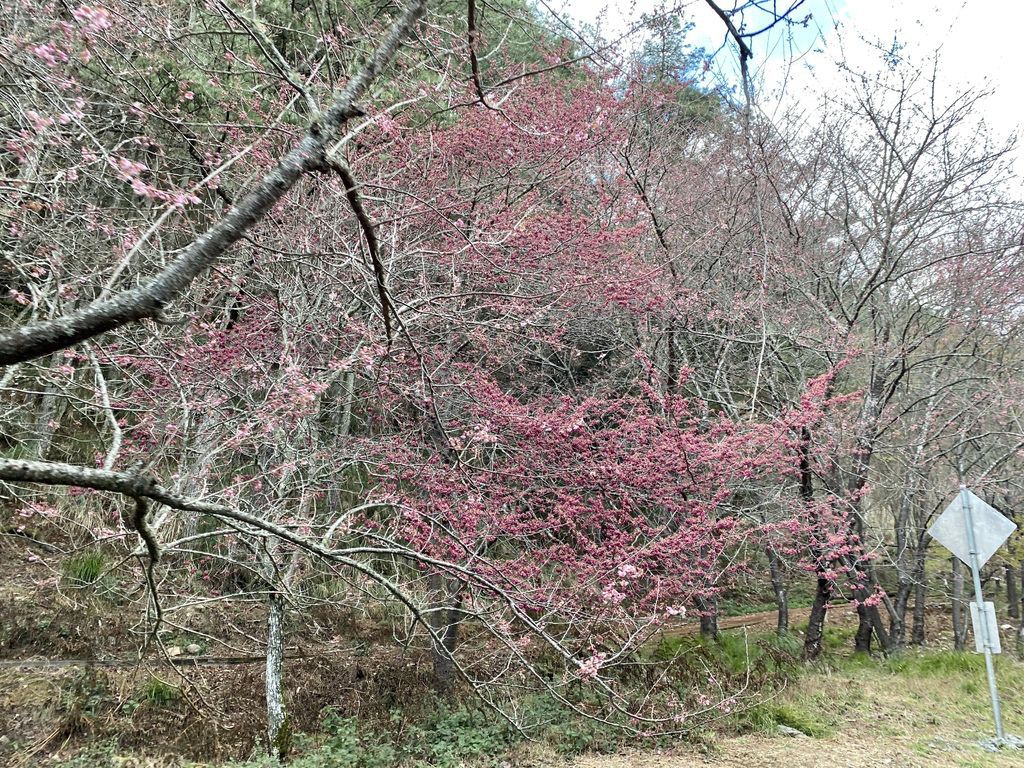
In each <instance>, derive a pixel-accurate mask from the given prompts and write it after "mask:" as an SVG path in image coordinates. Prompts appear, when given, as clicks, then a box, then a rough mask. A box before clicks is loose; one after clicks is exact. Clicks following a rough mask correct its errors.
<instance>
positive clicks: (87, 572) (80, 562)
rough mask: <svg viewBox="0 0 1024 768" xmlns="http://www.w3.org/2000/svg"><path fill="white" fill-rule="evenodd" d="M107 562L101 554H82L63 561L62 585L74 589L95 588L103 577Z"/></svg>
mask: <svg viewBox="0 0 1024 768" xmlns="http://www.w3.org/2000/svg"><path fill="white" fill-rule="evenodd" d="M106 565H107V560H106V558H105V557H104V556H103V553H102V552H83V553H82V554H80V555H75V556H74V557H71V558H69V559H67V560H65V561H64V563H63V565H62V566H61V571H62V573H63V577H64V583H65V584H67V585H68V586H70V587H74V588H76V589H82V588H84V587H91V586H95V585H96V584H97V582H99V580H100V577H101V576H103V571H104V569H105V568H106Z"/></svg>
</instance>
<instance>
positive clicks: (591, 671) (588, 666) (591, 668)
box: [580, 652, 608, 680]
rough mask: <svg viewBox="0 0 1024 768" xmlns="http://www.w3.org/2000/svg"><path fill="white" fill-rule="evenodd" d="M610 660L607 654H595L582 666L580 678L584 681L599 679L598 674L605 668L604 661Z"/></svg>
mask: <svg viewBox="0 0 1024 768" xmlns="http://www.w3.org/2000/svg"><path fill="white" fill-rule="evenodd" d="M606 658H608V654H607V653H603V652H601V653H595V654H594V655H593V656H591V657H590V658H589V659H587V660H586V661H584V662H582V663H581V664H580V677H582V678H583V679H584V680H593V679H595V678H596V677H597V673H598V672H599V671H600V670H601V667H603V666H604V660H605V659H606Z"/></svg>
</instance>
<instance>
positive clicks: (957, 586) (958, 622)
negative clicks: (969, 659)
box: [953, 556, 967, 651]
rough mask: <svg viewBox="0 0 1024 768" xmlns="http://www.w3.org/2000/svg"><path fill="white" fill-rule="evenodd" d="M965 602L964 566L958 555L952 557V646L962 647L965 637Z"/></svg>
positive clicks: (960, 648) (960, 649)
mask: <svg viewBox="0 0 1024 768" xmlns="http://www.w3.org/2000/svg"><path fill="white" fill-rule="evenodd" d="M966 607H967V606H966V604H965V603H964V566H963V563H961V562H960V558H959V557H955V556H954V557H953V648H955V649H956V650H958V651H962V650H963V649H964V641H965V640H966V639H967V622H966V618H967V617H966V616H965V612H966Z"/></svg>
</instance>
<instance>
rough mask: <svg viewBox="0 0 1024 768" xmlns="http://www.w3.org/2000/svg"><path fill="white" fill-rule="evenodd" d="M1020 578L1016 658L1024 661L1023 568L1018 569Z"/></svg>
mask: <svg viewBox="0 0 1024 768" xmlns="http://www.w3.org/2000/svg"><path fill="white" fill-rule="evenodd" d="M1020 578H1021V598H1020V600H1021V605H1020V626H1019V627H1018V629H1017V658H1019V659H1021V660H1024V568H1021V569H1020Z"/></svg>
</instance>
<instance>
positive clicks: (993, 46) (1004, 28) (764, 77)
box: [541, 0, 1024, 175]
mask: <svg viewBox="0 0 1024 768" xmlns="http://www.w3.org/2000/svg"><path fill="white" fill-rule="evenodd" d="M541 1H542V4H543V3H544V2H546V3H549V4H550V5H549V7H550V8H551V9H554V10H558V9H561V10H562V11H563V12H565V13H567V14H570V15H572V16H573V17H575V18H576V19H577V20H580V21H584V22H587V23H600V24H601V25H602V28H603V30H604V31H605V34H606V36H610V37H615V36H617V35H618V34H621V33H622V32H623V31H625V30H626V29H628V28H629V25H630V22H631V21H636V20H638V19H639V17H640V14H641V13H643V12H651V11H654V10H656V9H658V8H662V7H665V3H659V2H656V1H655V0H637V1H636V2H635V3H631V2H624V3H608V2H607V0H541ZM720 4H721V5H722V6H724V7H730V8H731V7H732V0H720ZM779 5H780V6H784V5H785V2H784V1H780V2H779ZM668 7H674V8H680V9H681V12H682V13H683V14H684V15H686V16H687V17H688V18H689V19H690V20H691V21H692V22H693V23H694V24H695V28H694V31H693V33H692V35H691V38H692V41H693V42H694V44H695V45H698V46H704V47H706V48H708V49H709V50H710V51H714V50H715V49H717V48H718V47H719V46H721V44H722V42H723V40H724V36H725V35H724V27H723V25H722V22H721V21H720V20H719V19H718V17H717V16H715V15H714V13H713V12H712V11H711V9H710V8H709V7H708V5H707V3H706V2H705V1H704V0H685V1H684V2H676V3H674V4H672V3H670V4H669V5H668ZM807 14H811V15H812V18H811V20H810V21H809V23H808V24H807V26H806V28H804V27H800V28H797V29H795V30H789V31H783V30H782V29H779V30H778V32H777V33H776V32H773V33H772V34H770V35H767V36H765V37H764V38H763V39H762V38H759V39H758V40H757V41H756V42H755V43H754V54H755V59H754V62H753V71H754V73H755V78H756V79H759V80H760V81H761V91H760V93H761V94H762V95H761V97H760V99H759V103H760V106H761V108H762V109H765V110H766V111H768V112H771V111H772V110H773V109H775V108H776V107H777V105H778V96H777V95H775V94H777V93H778V91H780V90H782V86H784V90H785V93H786V96H785V98H786V99H791V100H798V101H799V100H801V99H802V100H805V101H808V102H809V103H810V102H811V101H813V100H814V98H815V96H814V94H815V91H819V92H820V91H821V90H828V89H830V88H833V87H835V86H836V85H837V84H838V83H839V82H840V81H841V79H842V76H841V75H840V74H839V72H838V70H837V69H836V67H835V65H834V62H835V61H836V60H837V59H840V58H842V59H844V60H845V61H846V62H847V63H848V64H849V65H850V66H851V67H852V68H853V69H854V70H857V71H864V72H871V71H874V70H877V69H878V68H879V67H880V66H881V55H880V53H879V51H878V49H877V48H874V47H872V46H870V45H867V44H865V42H863V41H865V40H866V41H868V42H871V43H880V44H882V45H884V46H885V47H886V48H889V47H890V46H892V44H893V42H896V43H897V44H898V46H900V48H899V54H900V55H901V56H902V57H904V58H905V59H906V60H907V61H909V62H911V63H916V62H922V63H923V62H924V61H925V60H926V59H927V57H928V56H930V55H931V54H933V53H934V52H935V51H936V50H938V52H939V61H940V84H941V85H942V87H943V88H944V90H945V93H947V94H948V93H951V92H953V91H954V90H955V89H958V88H963V87H965V86H966V87H972V88H976V89H978V88H984V89H989V90H992V91H993V96H992V97H990V98H988V99H987V100H986V101H985V102H984V104H985V108H984V114H982V115H979V118H983V119H984V120H985V122H986V123H987V124H988V125H989V126H990V127H991V129H992V130H993V131H994V132H995V134H996V135H997V136H1001V137H1006V136H1008V135H1010V134H1011V133H1016V132H1021V129H1022V126H1024V83H1022V70H1024V2H1019V1H1018V0H1010V1H1009V2H1007V1H1006V0H1002V1H1000V0H849V1H847V0H806V2H805V3H804V5H803V6H802V7H801V8H800V9H799V10H798V11H797V14H796V16H797V17H798V18H800V19H802V18H803V17H804V16H806V15H807ZM756 23H757V21H756V19H753V18H751V19H750V22H749V24H750V25H751V26H753V25H754V24H756ZM735 62H736V54H735V49H734V48H732V47H729V48H727V49H724V50H722V51H720V52H719V53H718V55H717V57H716V59H715V65H714V69H713V70H712V72H711V74H712V75H713V76H714V77H716V78H717V79H718V81H719V82H730V83H735V81H736V79H737V68H736V63H735ZM1016 167H1017V168H1018V174H1019V175H1024V147H1018V148H1017V152H1016Z"/></svg>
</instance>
